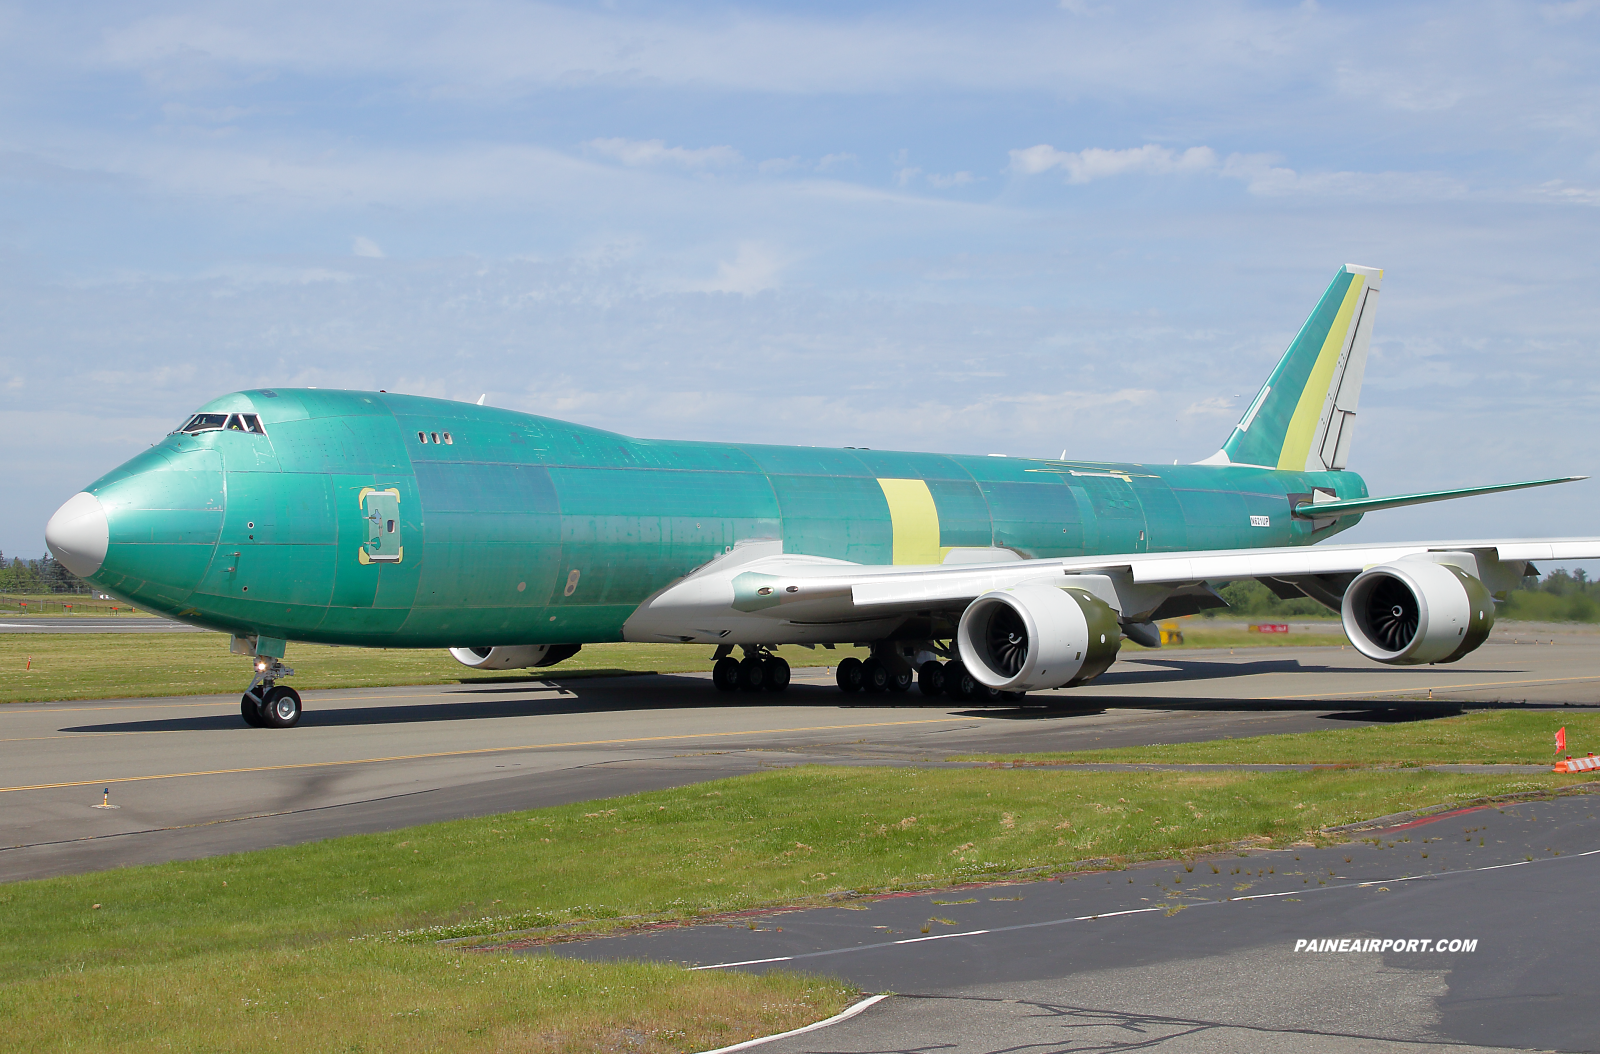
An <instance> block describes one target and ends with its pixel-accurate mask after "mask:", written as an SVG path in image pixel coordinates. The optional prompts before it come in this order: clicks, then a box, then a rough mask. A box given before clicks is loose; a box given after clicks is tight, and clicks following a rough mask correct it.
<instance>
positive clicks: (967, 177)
mask: <svg viewBox="0 0 1600 1054" xmlns="http://www.w3.org/2000/svg"><path fill="white" fill-rule="evenodd" d="M928 182H929V183H931V184H933V185H934V186H936V187H938V188H939V189H940V190H948V189H949V188H950V187H965V186H967V185H968V184H971V183H976V182H978V180H977V178H976V177H974V176H973V174H972V173H971V172H956V173H954V174H952V175H948V176H941V175H939V174H938V173H937V172H930V173H928Z"/></svg>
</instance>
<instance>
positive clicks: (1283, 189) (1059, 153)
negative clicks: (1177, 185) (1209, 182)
mask: <svg viewBox="0 0 1600 1054" xmlns="http://www.w3.org/2000/svg"><path fill="white" fill-rule="evenodd" d="M1280 160H1281V158H1279V157H1277V156H1276V155H1273V154H1229V155H1228V156H1227V157H1226V158H1223V159H1220V160H1219V159H1218V157H1217V154H1216V151H1214V150H1212V149H1211V148H1210V147H1208V146H1193V147H1190V148H1189V149H1187V150H1184V151H1182V152H1179V151H1177V150H1172V149H1169V148H1167V147H1163V146H1155V145H1145V146H1139V147H1130V148H1128V149H1126V150H1106V149H1102V148H1099V147H1090V148H1088V149H1086V150H1078V151H1066V150H1057V149H1056V148H1055V147H1053V146H1050V145H1048V144H1044V143H1041V144H1040V145H1038V146H1030V147H1027V148H1026V149H1022V150H1013V151H1011V171H1012V172H1015V173H1018V174H1020V175H1027V176H1032V175H1039V174H1041V173H1045V172H1051V171H1054V170H1058V169H1059V170H1062V171H1064V172H1066V174H1067V182H1068V183H1078V184H1081V183H1088V182H1091V181H1093V180H1096V179H1107V178H1110V177H1113V176H1125V175H1153V176H1155V175H1159V176H1167V175H1196V174H1205V175H1211V176H1218V177H1221V178H1224V179H1236V180H1239V181H1240V182H1242V183H1244V184H1245V188H1246V189H1247V190H1248V191H1249V192H1250V193H1252V194H1258V195H1262V196H1278V197H1284V196H1289V195H1323V196H1337V197H1358V198H1369V199H1374V200H1417V199H1427V200H1438V199H1441V198H1461V197H1465V196H1467V193H1468V188H1467V186H1466V184H1465V183H1464V182H1462V181H1461V180H1459V179H1456V178H1454V177H1450V176H1445V175H1441V174H1439V173H1436V172H1297V171H1296V170H1295V169H1292V168H1288V167H1286V166H1284V165H1281V164H1279V163H1278V162H1279V161H1280Z"/></svg>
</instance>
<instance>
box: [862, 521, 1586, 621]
mask: <svg viewBox="0 0 1600 1054" xmlns="http://www.w3.org/2000/svg"><path fill="white" fill-rule="evenodd" d="M1427 553H1467V554H1472V555H1473V556H1475V557H1476V558H1477V560H1478V562H1479V564H1480V569H1481V570H1483V571H1484V572H1485V574H1486V576H1491V577H1497V578H1502V579H1503V578H1505V575H1504V574H1501V575H1494V573H1493V571H1491V569H1490V566H1485V565H1495V564H1498V565H1506V566H1503V570H1505V571H1511V572H1513V574H1512V575H1511V576H1510V578H1509V581H1507V582H1506V584H1505V585H1503V586H1500V588H1514V587H1515V585H1516V584H1517V583H1519V582H1520V581H1521V579H1522V577H1523V576H1524V574H1526V573H1528V572H1527V571H1526V570H1525V568H1526V565H1527V564H1528V563H1531V562H1532V561H1534V560H1547V561H1548V560H1563V561H1565V560H1592V559H1600V538H1545V539H1519V540H1514V541H1505V540H1501V541H1483V540H1476V541H1443V542H1395V543H1388V544H1383V545H1325V546H1305V547H1300V546H1291V547H1285V548H1278V549H1243V550H1241V549H1222V550H1214V551H1200V552H1186V553H1124V554H1120V555H1112V556H1096V557H1088V558H1073V559H1060V560H1020V561H1017V562H1015V563H1003V564H991V565H987V566H982V567H960V566H957V567H946V566H937V567H927V568H918V569H916V570H914V571H905V572H901V573H885V572H889V571H891V570H898V569H887V568H862V569H861V570H862V572H863V573H862V574H861V575H859V576H858V577H854V579H853V581H852V582H851V586H850V588H851V595H852V599H853V600H854V602H855V603H856V604H857V605H862V606H881V605H896V606H904V605H912V606H915V605H919V604H922V605H926V604H928V603H931V602H942V601H960V600H970V599H972V598H974V597H977V596H979V595H981V594H982V593H985V592H988V591H989V590H992V589H1007V588H1010V587H1013V586H1016V585H1020V584H1022V583H1024V582H1039V581H1042V580H1046V579H1053V578H1055V577H1058V576H1059V577H1061V578H1063V579H1065V578H1066V577H1067V576H1071V575H1086V574H1095V573H1096V572H1109V573H1111V574H1115V575H1124V576H1126V577H1127V578H1128V579H1129V580H1130V581H1131V582H1132V583H1134V584H1137V585H1182V584H1186V583H1198V582H1231V581H1237V580H1239V579H1246V578H1253V579H1258V580H1266V579H1279V580H1281V579H1285V578H1298V577H1302V576H1306V575H1341V574H1356V573H1359V572H1361V571H1363V570H1365V569H1367V568H1369V567H1374V566H1376V565H1378V564H1386V563H1390V562H1392V561H1395V560H1400V559H1404V558H1406V557H1412V556H1418V555H1421V554H1427ZM840 577H843V576H840ZM1063 584H1070V583H1066V582H1063ZM1495 591H1498V590H1495Z"/></svg>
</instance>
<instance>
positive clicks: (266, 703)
mask: <svg viewBox="0 0 1600 1054" xmlns="http://www.w3.org/2000/svg"><path fill="white" fill-rule="evenodd" d="M300 714H301V709H300V693H299V692H297V691H295V690H294V689H293V688H290V687H289V686H288V685H286V684H280V685H278V686H277V687H276V688H274V689H272V690H271V691H269V692H267V695H266V698H265V699H264V700H263V701H262V703H261V719H262V721H264V722H266V725H267V727H268V728H293V727H294V726H295V725H297V724H299V723H300Z"/></svg>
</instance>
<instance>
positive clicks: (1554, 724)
mask: <svg viewBox="0 0 1600 1054" xmlns="http://www.w3.org/2000/svg"><path fill="white" fill-rule="evenodd" d="M1562 727H1565V728H1566V730H1567V748H1568V749H1567V750H1566V752H1565V753H1566V754H1572V755H1573V756H1575V757H1576V756H1580V755H1582V754H1583V753H1585V752H1586V751H1590V750H1593V751H1595V752H1596V753H1600V714H1587V713H1572V712H1570V711H1565V710H1490V711H1477V712H1474V713H1468V714H1462V715H1460V716H1458V717H1445V718H1438V719H1435V720H1426V721H1405V722H1401V723H1397V724H1380V725H1368V726H1366V727H1364V728H1331V729H1327V730H1326V731H1320V732H1299V733H1293V734H1289V735H1271V736H1252V737H1249V738H1246V739H1216V740H1210V741H1208V742H1204V743H1152V744H1150V745H1149V746H1142V747H1121V748H1117V749H1109V750H1076V751H1070V752H1041V753H1032V754H999V755H997V754H963V755H958V756H956V757H952V758H951V759H950V760H952V761H1000V762H1006V761H1009V762H1012V763H1013V764H1016V763H1023V764H1026V763H1029V762H1035V763H1051V762H1069V763H1075V764H1090V763H1135V764H1137V763H1155V764H1164V765H1179V764H1186V765H1199V764H1208V765H1241V764H1258V765H1259V764H1274V765H1392V766H1407V765H1540V764H1550V765H1554V764H1555V761H1556V757H1557V755H1556V754H1555V752H1554V751H1555V733H1556V729H1558V728H1562ZM1563 756H1564V755H1563Z"/></svg>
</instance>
